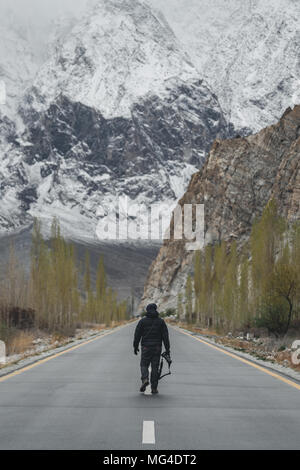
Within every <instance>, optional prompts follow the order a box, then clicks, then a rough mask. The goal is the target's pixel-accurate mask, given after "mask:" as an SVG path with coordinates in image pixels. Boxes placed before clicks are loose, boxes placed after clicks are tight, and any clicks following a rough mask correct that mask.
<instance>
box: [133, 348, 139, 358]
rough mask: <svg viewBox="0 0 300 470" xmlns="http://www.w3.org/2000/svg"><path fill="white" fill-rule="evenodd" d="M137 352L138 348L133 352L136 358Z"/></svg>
mask: <svg viewBox="0 0 300 470" xmlns="http://www.w3.org/2000/svg"><path fill="white" fill-rule="evenodd" d="M138 352H139V348H137V349H135V350H134V354H135V355H136V356H137V353H138Z"/></svg>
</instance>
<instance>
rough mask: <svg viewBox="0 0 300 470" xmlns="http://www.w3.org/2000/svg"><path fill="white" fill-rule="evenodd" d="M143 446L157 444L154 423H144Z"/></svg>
mask: <svg viewBox="0 0 300 470" xmlns="http://www.w3.org/2000/svg"><path fill="white" fill-rule="evenodd" d="M143 444H155V429H154V421H143Z"/></svg>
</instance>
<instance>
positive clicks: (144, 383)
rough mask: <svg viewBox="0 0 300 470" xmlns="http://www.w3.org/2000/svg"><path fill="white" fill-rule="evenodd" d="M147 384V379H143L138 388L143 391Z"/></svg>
mask: <svg viewBox="0 0 300 470" xmlns="http://www.w3.org/2000/svg"><path fill="white" fill-rule="evenodd" d="M148 385H149V380H148V379H144V380H143V383H142V386H141V388H140V392H144V391H145V390H146V388H147V386H148Z"/></svg>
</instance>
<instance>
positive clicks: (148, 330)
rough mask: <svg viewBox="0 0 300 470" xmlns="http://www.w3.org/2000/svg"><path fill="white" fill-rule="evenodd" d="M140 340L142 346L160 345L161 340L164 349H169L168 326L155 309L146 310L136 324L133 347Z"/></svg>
mask: <svg viewBox="0 0 300 470" xmlns="http://www.w3.org/2000/svg"><path fill="white" fill-rule="evenodd" d="M140 341H141V345H142V346H148V347H151V346H160V347H161V346H162V342H163V343H164V346H165V348H166V351H170V341H169V332H168V328H167V325H166V323H165V321H164V320H163V319H162V318H160V317H159V313H158V312H157V311H156V309H150V310H148V311H147V313H146V316H145V317H144V318H142V319H141V320H140V321H139V323H138V324H137V327H136V329H135V333H134V341H133V348H134V349H138V347H139V343H140Z"/></svg>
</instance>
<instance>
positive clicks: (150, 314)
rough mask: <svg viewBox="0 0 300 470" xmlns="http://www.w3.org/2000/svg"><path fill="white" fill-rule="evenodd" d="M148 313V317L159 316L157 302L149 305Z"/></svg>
mask: <svg viewBox="0 0 300 470" xmlns="http://www.w3.org/2000/svg"><path fill="white" fill-rule="evenodd" d="M146 315H147V317H157V316H158V311H157V305H156V304H149V305H147V307H146Z"/></svg>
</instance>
